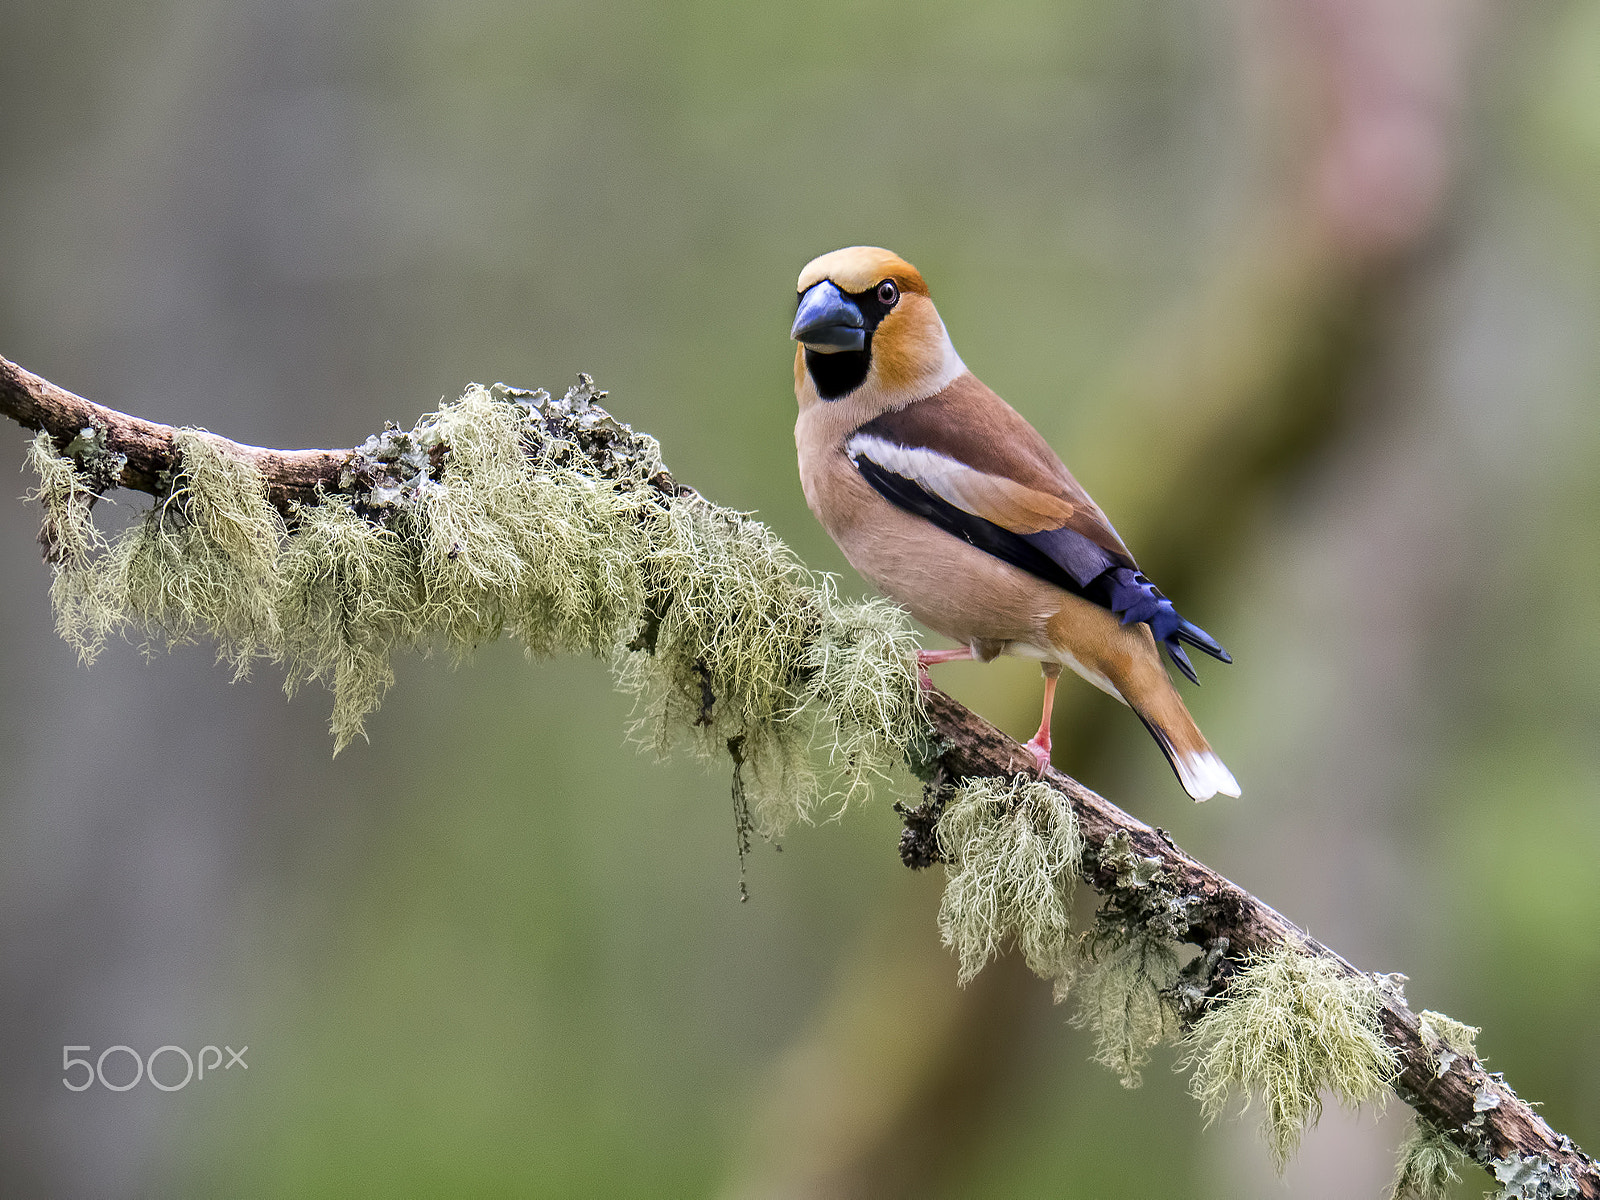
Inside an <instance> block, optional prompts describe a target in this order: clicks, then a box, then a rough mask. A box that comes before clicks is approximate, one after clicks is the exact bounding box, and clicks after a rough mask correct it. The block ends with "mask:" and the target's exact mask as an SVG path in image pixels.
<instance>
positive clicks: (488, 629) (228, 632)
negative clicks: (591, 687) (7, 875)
mask: <svg viewBox="0 0 1600 1200" xmlns="http://www.w3.org/2000/svg"><path fill="white" fill-rule="evenodd" d="M594 395H595V393H594V392H593V389H592V387H590V386H589V385H588V384H587V382H585V383H584V384H581V385H580V386H579V387H576V388H574V389H572V390H571V391H569V392H568V393H567V395H566V396H564V397H563V398H562V399H561V400H553V399H552V398H551V397H550V396H549V395H548V394H547V393H544V392H542V391H540V392H525V391H520V390H517V389H511V388H506V387H504V386H502V385H496V386H495V387H493V388H482V387H477V386H474V387H471V388H469V389H468V390H467V391H466V392H465V393H464V394H463V395H462V396H461V398H460V399H459V400H457V401H454V402H453V403H449V404H446V405H444V406H442V407H441V408H440V410H439V411H438V412H437V413H434V414H431V415H430V416H427V417H424V418H423V419H422V420H421V421H420V422H419V423H418V425H417V426H416V427H415V428H414V429H412V430H410V431H401V430H398V429H391V430H387V431H386V432H385V433H384V434H382V435H379V436H378V437H376V438H373V439H370V440H369V442H368V443H367V445H366V446H364V447H362V448H361V449H360V450H359V451H357V452H356V453H355V454H354V455H353V456H352V457H351V460H350V463H349V465H348V466H347V467H346V468H345V470H344V472H343V473H342V475H341V477H340V480H339V483H340V485H341V489H342V490H331V489H329V490H324V491H323V492H321V493H320V494H319V495H318V496H317V497H316V499H315V500H314V501H303V502H299V503H296V504H294V505H293V506H291V508H290V511H289V513H288V516H287V519H286V518H285V517H284V516H283V515H282V514H280V512H279V511H278V510H276V509H275V508H274V507H273V506H272V505H271V504H270V503H269V502H268V499H267V489H266V484H265V481H264V480H263V479H262V477H261V475H260V473H259V471H258V470H257V469H256V467H255V465H254V464H253V463H252V462H249V461H246V460H245V459H243V458H241V457H239V456H238V455H236V454H234V453H232V452H231V451H230V449H229V446H230V444H229V443H226V442H224V441H223V440H222V439H215V438H212V437H211V436H210V435H208V434H206V433H204V432H202V431H199V430H179V431H177V433H176V434H175V437H174V440H175V450H176V466H175V469H174V470H173V471H172V472H171V474H170V478H169V479H168V480H165V481H164V486H163V488H162V489H161V492H160V494H159V495H158V497H157V501H156V503H155V505H154V506H153V507H152V508H151V509H150V511H149V512H148V513H147V514H146V515H145V516H144V518H143V519H142V520H140V521H138V522H136V523H135V524H133V525H132V526H130V527H129V528H128V529H126V530H124V531H122V532H121V533H120V534H118V535H116V536H115V537H114V538H110V539H108V538H107V537H105V536H104V535H103V534H102V533H101V532H100V531H99V529H98V528H97V527H96V525H95V522H94V518H93V513H92V507H93V503H94V500H95V496H96V488H95V483H96V481H95V475H94V468H93V463H92V460H91V459H90V457H89V455H88V453H87V451H86V450H85V447H83V446H77V445H76V444H75V445H74V446H69V447H67V448H66V449H65V450H63V451H60V452H58V451H57V450H56V448H55V445H54V443H53V442H52V441H51V439H50V438H49V437H48V436H47V435H46V434H40V435H39V437H38V438H37V439H35V441H34V443H33V445H32V447H31V449H30V452H29V462H30V465H31V466H32V467H33V469H34V471H35V472H36V473H37V474H38V476H39V486H38V488H37V489H36V490H35V492H34V493H33V495H34V497H35V498H37V499H38V500H39V501H40V502H41V503H42V504H43V506H44V509H45V521H44V529H43V531H42V533H41V540H43V541H44V542H45V543H46V555H47V558H49V560H50V561H51V563H52V565H53V567H54V570H55V580H54V584H53V588H52V596H53V599H54V603H55V608H56V615H57V622H58V626H59V628H60V630H61V632H62V635H63V636H64V637H65V638H66V639H67V640H68V641H69V642H70V643H71V644H72V645H73V646H74V647H76V648H77V650H78V652H79V654H80V656H81V657H82V658H83V659H84V660H85V661H86V662H90V661H93V659H94V658H95V656H96V655H98V654H99V653H100V651H101V650H102V648H103V647H104V645H105V642H106V640H107V639H108V638H109V637H111V636H113V635H119V634H120V635H134V636H141V637H143V638H145V639H146V640H147V641H152V640H153V641H156V642H161V643H164V644H166V645H169V646H170V645H174V644H178V643H185V642H193V641H197V640H200V639H202V638H206V639H209V640H211V641H214V642H215V643H216V645H217V648H218V653H219V655H220V657H222V658H224V659H226V660H227V661H229V662H230V663H232V664H233V666H234V668H235V671H236V672H237V673H238V674H241V675H242V674H244V673H245V672H247V671H248V670H249V669H250V667H251V665H252V664H253V663H255V662H257V661H259V660H263V659H265V660H270V661H273V662H276V663H279V664H281V665H282V667H283V669H284V671H285V679H286V686H287V688H288V689H289V690H290V691H291V692H292V691H294V690H295V689H296V688H298V687H300V686H302V685H304V684H305V683H308V682H320V683H324V684H326V685H327V686H329V687H330V688H331V689H332V691H333V695H334V705H333V716H332V720H331V728H332V733H333V736H334V740H335V748H336V750H337V749H342V748H343V747H344V746H345V745H346V744H348V743H349V742H350V741H351V739H353V738H355V737H358V736H363V735H364V721H365V718H366V717H367V715H368V714H369V713H371V712H372V711H373V710H374V709H376V708H377V707H378V706H379V704H380V703H381V702H382V700H383V697H384V695H385V693H386V692H387V690H388V689H389V687H390V686H391V685H392V684H393V682H394V672H393V667H392V659H393V656H394V654H395V653H396V652H397V651H402V650H412V651H418V652H422V653H429V652H431V651H434V650H443V651H446V652H448V653H451V654H453V655H456V656H463V655H466V654H469V653H470V652H471V651H472V650H473V649H475V648H476V647H478V646H480V645H482V644H483V643H485V642H488V641H492V640H494V639H496V638H498V637H500V636H501V635H502V634H510V635H511V636H513V637H515V638H517V639H519V640H520V641H521V642H522V643H523V645H524V646H525V647H526V649H527V650H528V652H529V653H530V654H533V655H550V654H558V653H589V654H596V655H599V656H600V657H602V658H604V659H606V660H607V661H608V662H610V663H611V664H612V666H613V667H614V669H615V671H616V674H617V678H618V681H619V683H620V685H621V686H622V687H623V688H624V689H625V690H627V691H629V692H631V693H633V694H634V695H635V696H636V697H638V702H639V707H638V721H637V729H638V732H639V734H640V736H641V738H642V740H644V741H645V742H646V743H648V744H650V745H652V746H654V747H655V748H657V749H658V750H661V751H665V750H668V749H671V748H674V747H677V746H687V747H688V748H690V749H691V750H692V751H694V752H695V753H697V754H699V755H701V756H706V757H710V756H713V755H716V754H721V753H724V752H725V751H726V748H727V746H728V744H729V742H730V740H731V739H739V743H740V746H741V759H742V761H743V764H744V768H743V769H744V771H745V773H746V782H747V786H748V790H749V795H750V797H751V801H752V804H751V813H752V820H753V823H754V826H755V828H756V830H757V831H758V832H761V833H763V834H766V835H772V834H775V833H777V832H779V831H780V830H782V829H783V828H784V827H785V826H787V825H788V824H789V823H791V822H793V821H795V820H799V819H804V818H806V817H808V816H810V815H811V814H812V812H813V811H814V809H815V807H816V806H817V804H818V803H819V802H820V801H821V800H822V799H823V798H824V797H828V796H834V797H837V798H838V799H839V801H840V802H841V803H842V802H847V801H848V800H849V799H851V798H852V797H856V796H859V795H861V794H862V793H863V792H864V791H865V790H866V789H867V788H868V787H869V786H870V781H871V780H872V779H873V778H874V777H877V776H882V775H883V774H884V773H885V772H886V771H887V770H888V769H889V768H890V767H891V766H892V765H893V764H894V763H896V762H898V761H899V760H900V759H902V758H903V757H904V756H905V754H906V752H907V750H908V749H909V748H910V746H911V745H912V744H913V742H914V741H916V740H917V739H919V738H922V737H923V736H924V725H923V720H922V717H921V711H920V698H919V692H918V688H917V681H916V674H915V652H916V643H915V640H914V637H913V634H912V632H911V630H910V627H909V625H908V623H907V622H906V620H905V618H904V616H903V614H902V613H901V612H900V611H899V610H898V609H896V608H894V607H892V606H890V605H888V604H885V603H883V602H868V603H846V602H844V601H842V600H841V599H840V598H839V596H838V593H837V589H836V587H835V585H834V582H833V580H832V579H831V578H829V577H826V576H820V575H817V574H815V573H813V572H811V571H810V570H808V569H807V568H806V567H805V566H804V565H803V564H802V563H801V562H800V561H799V559H798V558H796V557H795V556H794V554H793V553H792V552H791V551H790V550H789V549H788V547H787V546H785V545H784V544H783V543H782V542H781V541H780V540H779V539H778V538H776V537H775V536H773V534H772V533H771V531H770V530H768V529H767V528H766V527H765V526H764V525H762V524H761V523H760V522H758V521H755V520H752V519H751V518H749V517H748V516H746V515H744V514H741V513H737V512H733V511H730V510H727V509H723V508H719V507H717V506H716V505H713V504H711V503H709V502H708V501H706V500H704V499H702V498H701V497H700V496H698V495H697V494H695V493H693V492H691V491H688V490H687V489H681V490H680V489H672V490H664V489H663V488H662V487H660V486H659V479H660V477H661V476H662V474H663V471H664V468H663V467H662V464H661V459H660V452H659V448H658V447H657V446H656V443H655V442H654V440H653V439H650V438H648V437H644V436H642V435H638V434H634V433H633V432H632V431H631V430H628V429H627V428H626V426H622V425H620V424H619V423H616V422H614V421H612V419H611V418H610V417H609V415H606V414H604V411H603V410H601V409H599V408H598V406H594V405H593V404H592V401H593V398H594ZM586 416H592V418H593V420H592V421H591V426H590V428H591V431H592V426H593V423H594V422H600V421H603V422H608V423H609V428H608V430H606V431H605V432H607V433H608V435H609V436H606V437H602V438H594V439H590V440H589V441H588V444H587V445H584V444H580V442H579V440H577V439H575V438H574V437H572V436H571V435H570V431H571V430H572V429H573V428H574V427H575V425H574V422H577V425H576V427H579V428H583V427H584V426H583V424H582V422H583V419H584V418H585V417H586ZM91 432H92V431H91ZM86 445H87V446H88V450H92V448H93V447H92V438H91V439H90V443H87V444H86ZM602 458H603V460H604V461H599V460H600V459H602Z"/></svg>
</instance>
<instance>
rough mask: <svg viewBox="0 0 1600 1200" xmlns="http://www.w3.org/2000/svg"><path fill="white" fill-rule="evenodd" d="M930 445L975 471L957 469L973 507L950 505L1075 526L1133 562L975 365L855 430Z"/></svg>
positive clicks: (997, 519) (1019, 525) (1032, 524)
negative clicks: (972, 369) (937, 389)
mask: <svg viewBox="0 0 1600 1200" xmlns="http://www.w3.org/2000/svg"><path fill="white" fill-rule="evenodd" d="M863 434H864V435H867V436H870V437H876V438H880V439H882V440H883V441H884V442H887V443H891V444H894V445H898V446H905V447H910V448H914V449H924V450H930V451H932V452H933V453H935V454H937V455H940V456H942V457H944V458H947V459H951V460H953V461H954V462H956V463H959V464H962V465H964V466H966V467H968V468H970V469H971V472H972V473H971V474H970V475H966V476H960V475H959V473H957V472H952V475H954V476H957V477H958V478H957V479H955V480H953V482H952V485H951V486H953V487H960V488H962V489H963V491H964V494H965V497H966V498H967V499H968V500H970V501H971V503H970V505H969V504H967V503H963V502H962V501H961V500H958V499H955V498H954V497H947V498H950V499H951V502H952V503H955V504H957V505H958V506H959V507H962V508H966V509H967V511H969V512H972V513H975V514H976V515H978V516H981V517H984V518H985V519H986V520H989V521H993V522H994V523H995V524H997V525H1000V526H1002V527H1003V528H1006V529H1009V530H1011V531H1012V532H1014V533H1019V534H1032V533H1038V532H1041V531H1044V530H1050V529H1070V530H1071V531H1072V532H1074V533H1077V534H1079V535H1081V536H1082V537H1085V538H1087V539H1088V540H1089V541H1091V542H1093V543H1094V544H1095V545H1096V546H1099V547H1100V548H1101V549H1102V550H1104V551H1106V552H1107V553H1108V554H1109V555H1111V557H1112V558H1114V559H1116V560H1117V561H1118V562H1119V563H1121V564H1122V565H1124V566H1128V567H1136V566H1137V564H1136V563H1135V562H1134V560H1133V555H1132V554H1130V553H1129V552H1128V548H1127V547H1126V546H1125V545H1123V544H1122V539H1121V538H1120V537H1118V536H1117V531H1116V530H1115V529H1113V528H1112V526H1111V522H1110V521H1108V520H1106V515H1105V513H1103V512H1101V511H1100V506H1099V505H1097V504H1096V503H1095V502H1094V501H1093V500H1091V499H1090V498H1089V493H1088V492H1086V491H1084V490H1083V487H1082V486H1081V485H1080V484H1079V483H1078V481H1077V480H1076V479H1074V478H1073V477H1072V472H1070V471H1068V470H1067V468H1066V465H1065V464H1064V463H1062V461H1061V459H1060V458H1059V457H1057V455H1056V453H1055V451H1054V450H1052V449H1050V444H1049V443H1048V442H1046V441H1045V440H1044V438H1043V437H1041V436H1040V435H1039V431H1038V430H1036V429H1035V428H1034V427H1033V426H1032V425H1030V424H1028V422H1027V421H1026V420H1024V419H1023V417H1022V414H1021V413H1019V412H1017V410H1016V409H1014V408H1012V407H1011V406H1010V405H1009V404H1007V403H1006V402H1005V401H1004V400H1002V399H1001V398H1000V397H999V396H998V395H996V394H995V393H994V392H993V391H992V390H991V389H989V388H988V387H986V386H985V385H984V384H983V383H981V382H980V381H979V380H978V379H977V377H976V376H974V375H973V374H972V373H971V372H970V371H969V372H966V373H964V374H963V375H961V376H960V377H959V378H957V379H956V380H955V381H954V382H952V383H951V384H950V385H949V386H948V387H946V388H945V389H944V390H943V391H942V392H939V393H937V394H936V395H933V396H930V397H928V398H927V399H926V400H918V401H916V402H915V403H913V404H909V405H907V406H906V407H905V408H902V409H898V410H896V411H894V412H888V413H885V414H883V415H882V416H880V417H877V418H876V419H874V420H872V421H869V422H867V424H865V425H863V426H862V427H861V428H860V429H859V430H857V431H856V434H854V435H852V436H853V437H854V436H859V435H863Z"/></svg>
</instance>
